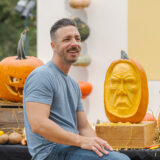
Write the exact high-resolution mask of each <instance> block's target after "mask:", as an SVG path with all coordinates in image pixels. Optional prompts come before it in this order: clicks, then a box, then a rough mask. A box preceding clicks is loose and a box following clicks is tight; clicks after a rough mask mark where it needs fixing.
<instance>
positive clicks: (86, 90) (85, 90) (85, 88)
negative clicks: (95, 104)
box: [78, 81, 92, 99]
mask: <svg viewBox="0 0 160 160" xmlns="http://www.w3.org/2000/svg"><path fill="white" fill-rule="evenodd" d="M78 84H79V86H80V89H81V94H82V99H84V98H86V97H87V96H88V95H89V94H90V93H91V91H92V85H91V83H89V82H85V81H78Z"/></svg>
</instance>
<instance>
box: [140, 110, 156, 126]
mask: <svg viewBox="0 0 160 160" xmlns="http://www.w3.org/2000/svg"><path fill="white" fill-rule="evenodd" d="M143 121H154V122H155V125H156V126H157V119H156V118H155V117H154V115H153V114H151V113H146V115H145V117H144V119H143Z"/></svg>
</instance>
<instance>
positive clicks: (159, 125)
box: [158, 113, 160, 129]
mask: <svg viewBox="0 0 160 160" xmlns="http://www.w3.org/2000/svg"><path fill="white" fill-rule="evenodd" d="M158 128H159V129H160V113H159V114H158Z"/></svg>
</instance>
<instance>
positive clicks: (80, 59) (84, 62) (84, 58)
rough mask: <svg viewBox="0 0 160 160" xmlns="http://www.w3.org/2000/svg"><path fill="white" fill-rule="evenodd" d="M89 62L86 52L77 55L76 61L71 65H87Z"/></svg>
mask: <svg viewBox="0 0 160 160" xmlns="http://www.w3.org/2000/svg"><path fill="white" fill-rule="evenodd" d="M90 63H91V58H90V56H89V55H88V54H80V56H79V57H78V59H77V61H76V62H74V63H73V64H72V65H73V66H83V67H85V66H88V65H90Z"/></svg>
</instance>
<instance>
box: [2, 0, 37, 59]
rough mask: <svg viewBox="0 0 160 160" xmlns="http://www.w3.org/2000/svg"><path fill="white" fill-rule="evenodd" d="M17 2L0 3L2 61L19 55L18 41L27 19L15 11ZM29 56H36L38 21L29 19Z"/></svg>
mask: <svg viewBox="0 0 160 160" xmlns="http://www.w3.org/2000/svg"><path fill="white" fill-rule="evenodd" d="M17 2H18V0H2V1H0V60H1V59H3V58H5V57H8V56H13V55H17V45H18V40H19V38H20V34H21V32H22V31H23V30H24V28H25V19H22V17H21V15H20V13H18V12H17V11H16V10H15V6H16V4H17ZM33 14H34V15H35V14H36V8H35V9H34V13H33ZM29 56H36V19H32V20H31V19H29Z"/></svg>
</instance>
